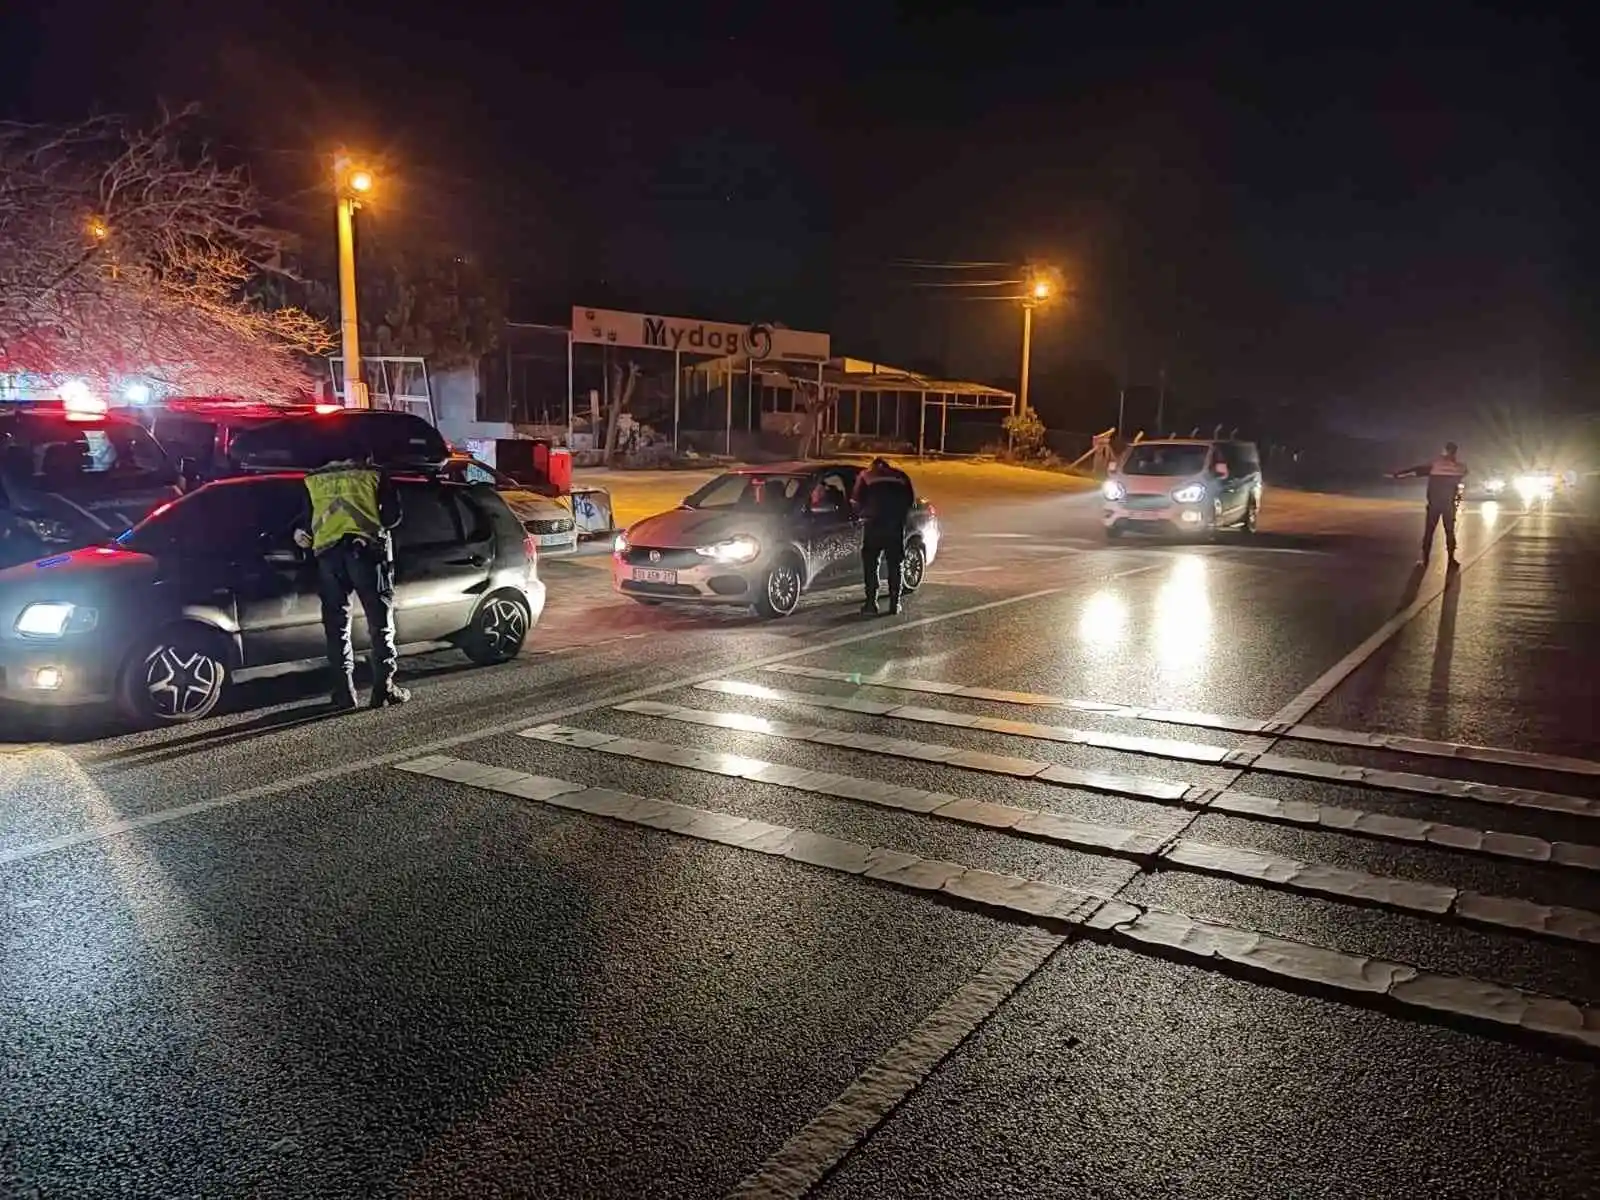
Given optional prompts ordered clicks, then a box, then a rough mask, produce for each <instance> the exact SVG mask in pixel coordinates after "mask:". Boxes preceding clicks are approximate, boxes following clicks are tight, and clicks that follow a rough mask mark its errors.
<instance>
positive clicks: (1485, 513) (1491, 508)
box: [1478, 500, 1500, 529]
mask: <svg viewBox="0 0 1600 1200" xmlns="http://www.w3.org/2000/svg"><path fill="white" fill-rule="evenodd" d="M1478 513H1479V515H1480V516H1481V517H1482V518H1483V523H1484V524H1485V525H1487V526H1488V527H1489V528H1490V529H1493V528H1494V526H1495V522H1496V521H1498V520H1499V519H1500V504H1499V502H1498V501H1495V500H1485V501H1484V502H1483V503H1482V504H1480V505H1479V506H1478Z"/></svg>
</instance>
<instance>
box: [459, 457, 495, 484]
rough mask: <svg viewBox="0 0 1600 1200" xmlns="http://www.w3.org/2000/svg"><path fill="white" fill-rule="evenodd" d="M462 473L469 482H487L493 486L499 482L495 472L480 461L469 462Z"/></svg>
mask: <svg viewBox="0 0 1600 1200" xmlns="http://www.w3.org/2000/svg"><path fill="white" fill-rule="evenodd" d="M461 475H462V478H463V479H464V480H465V481H466V482H467V483H487V484H489V485H490V486H491V487H492V486H494V485H495V484H496V483H498V482H499V481H498V480H497V479H495V477H494V472H493V471H491V470H490V469H489V468H488V467H486V466H484V465H483V464H482V463H480V462H468V463H467V464H466V470H464V471H462V473H461Z"/></svg>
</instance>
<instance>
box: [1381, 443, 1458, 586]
mask: <svg viewBox="0 0 1600 1200" xmlns="http://www.w3.org/2000/svg"><path fill="white" fill-rule="evenodd" d="M1466 475H1467V468H1466V464H1465V463H1463V462H1462V461H1461V460H1460V459H1459V458H1457V457H1456V444H1455V443H1454V442H1446V443H1445V444H1444V453H1443V454H1441V455H1439V457H1438V458H1436V459H1434V460H1433V461H1432V462H1426V463H1422V464H1420V465H1418V466H1415V467H1407V468H1406V469H1405V470H1403V471H1396V472H1394V473H1393V474H1392V475H1391V476H1390V477H1389V478H1391V479H1415V478H1419V477H1421V478H1426V479H1427V481H1428V515H1427V518H1426V520H1427V525H1426V527H1425V528H1424V529H1423V531H1422V557H1421V558H1420V559H1418V560H1417V565H1418V566H1419V567H1425V566H1427V565H1428V559H1429V557H1430V556H1431V555H1432V554H1433V532H1434V529H1435V528H1436V527H1437V526H1439V525H1441V524H1442V525H1443V526H1444V548H1445V552H1446V553H1447V554H1449V556H1450V560H1449V563H1448V564H1447V565H1448V568H1449V569H1450V570H1452V571H1454V570H1457V569H1458V568H1459V567H1460V566H1461V564H1460V563H1459V562H1457V561H1456V501H1457V499H1458V498H1459V494H1460V490H1461V481H1462V480H1463V479H1465V478H1466Z"/></svg>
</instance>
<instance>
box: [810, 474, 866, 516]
mask: <svg viewBox="0 0 1600 1200" xmlns="http://www.w3.org/2000/svg"><path fill="white" fill-rule="evenodd" d="M854 474H855V473H854V472H853V471H852V472H848V473H847V472H845V471H842V470H838V471H824V472H822V473H821V474H820V475H818V476H817V477H816V479H815V480H813V481H812V484H811V496H810V498H809V499H808V501H807V504H808V506H809V507H810V508H812V509H813V510H820V511H825V512H826V511H833V512H843V511H845V510H846V509H847V508H848V507H849V506H850V493H851V491H852V490H853V488H854V486H855V481H854V479H853V478H851V476H853V475H854Z"/></svg>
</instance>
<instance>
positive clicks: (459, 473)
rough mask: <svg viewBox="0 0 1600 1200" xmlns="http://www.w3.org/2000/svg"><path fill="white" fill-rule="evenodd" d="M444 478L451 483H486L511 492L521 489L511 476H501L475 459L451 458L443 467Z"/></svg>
mask: <svg viewBox="0 0 1600 1200" xmlns="http://www.w3.org/2000/svg"><path fill="white" fill-rule="evenodd" d="M444 477H445V478H446V479H448V480H450V481H451V482H452V483H487V484H489V485H490V486H491V487H495V488H503V489H507V490H512V491H517V490H521V487H522V485H521V484H519V483H518V482H517V481H516V480H515V479H512V478H511V476H509V475H502V474H501V473H500V472H499V471H496V470H495V469H494V468H493V467H489V466H485V465H484V464H483V463H481V462H479V461H478V460H477V459H475V458H452V459H451V460H450V462H449V463H448V464H446V466H445V469H444Z"/></svg>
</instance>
